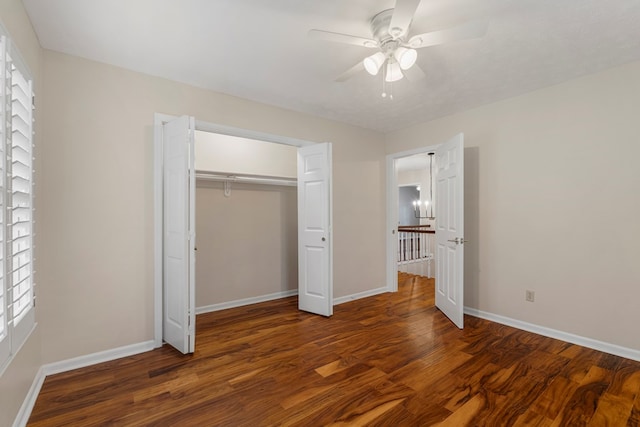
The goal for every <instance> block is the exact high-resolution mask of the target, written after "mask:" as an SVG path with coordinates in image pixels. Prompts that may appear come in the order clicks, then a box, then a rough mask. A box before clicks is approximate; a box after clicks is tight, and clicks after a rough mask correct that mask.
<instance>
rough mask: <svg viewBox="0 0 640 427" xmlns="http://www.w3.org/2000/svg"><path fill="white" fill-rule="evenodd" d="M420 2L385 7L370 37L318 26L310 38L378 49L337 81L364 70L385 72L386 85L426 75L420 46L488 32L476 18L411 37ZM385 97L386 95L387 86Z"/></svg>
mask: <svg viewBox="0 0 640 427" xmlns="http://www.w3.org/2000/svg"><path fill="white" fill-rule="evenodd" d="M419 4H420V0H396V4H395V8H393V9H387V10H383V11H382V12H380V13H378V14H377V15H375V16H374V17H373V18H371V21H370V23H371V34H372V37H370V38H366V37H358V36H353V35H349V34H342V33H334V32H330V31H324V30H316V29H314V30H310V31H309V37H310V38H313V39H317V40H326V41H330V42H337V43H346V44H351V45H356V46H361V47H366V48H370V49H377V50H378V52H376V53H374V54H373V55H370V56H367V57H366V58H364V60H362V61H359V62H358V63H357V64H356V65H354V66H353V67H351V68H350V69H349V70H347V71H346V72H344V73H343V74H342V75H340V76H339V77H338V78H337V79H336V81H338V82H343V81H345V80H348V79H350V78H351V77H353V76H354V75H355V74H357V73H359V72H361V71H362V70H363V69H364V70H366V71H367V72H368V73H369V74H371V75H377V74H378V73H379V72H380V71H382V73H383V84H384V82H388V83H391V82H395V81H397V80H400V79H402V78H403V77H404V76H405V74H406V75H407V76H408V74H411V77H409V76H408V77H409V78H410V79H412V80H413V79H419V78H422V77H424V71H422V69H420V67H419V66H417V65H416V64H415V63H416V59H417V57H418V52H417V51H416V49H420V48H423V47H429V46H436V45H439V44H443V43H448V42H452V41H457V40H463V39H469V38H476V37H481V36H483V35H484V33H485V32H486V29H487V23H486V22H479V21H474V22H469V23H466V24H463V25H459V26H456V27H453V28H449V29H446V30H440V31H432V32H429V33H424V34H417V35H414V36H409V29H410V27H411V21H412V20H413V15H414V14H415V11H416V9H417V8H418V5H419ZM410 69H411V71H409V70H410ZM382 96H383V97H385V96H386V92H385V91H384V89H383V93H382Z"/></svg>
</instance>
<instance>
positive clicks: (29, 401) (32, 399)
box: [13, 366, 47, 427]
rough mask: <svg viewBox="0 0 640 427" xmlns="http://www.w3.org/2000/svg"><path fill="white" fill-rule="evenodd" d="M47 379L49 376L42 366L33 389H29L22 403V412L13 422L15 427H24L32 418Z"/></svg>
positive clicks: (33, 383) (20, 411) (32, 386)
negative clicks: (32, 412)
mask: <svg viewBox="0 0 640 427" xmlns="http://www.w3.org/2000/svg"><path fill="white" fill-rule="evenodd" d="M46 378H47V375H46V374H45V373H44V367H43V366H41V367H40V369H38V373H37V374H36V377H35V378H34V379H33V382H32V383H31V387H29V391H28V392H27V396H26V397H25V398H24V400H23V401H22V406H20V410H19V411H18V414H17V415H16V418H15V419H14V421H13V427H24V426H26V425H27V422H28V421H29V417H30V416H31V411H33V407H34V406H35V404H36V400H37V399H38V394H40V389H41V388H42V384H44V380H45V379H46Z"/></svg>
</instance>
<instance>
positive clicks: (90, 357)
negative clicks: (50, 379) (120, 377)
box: [13, 340, 155, 427]
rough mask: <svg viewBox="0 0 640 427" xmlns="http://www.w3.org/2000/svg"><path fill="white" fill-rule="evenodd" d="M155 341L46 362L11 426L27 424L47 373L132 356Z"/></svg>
mask: <svg viewBox="0 0 640 427" xmlns="http://www.w3.org/2000/svg"><path fill="white" fill-rule="evenodd" d="M154 344H155V342H154V341H153V340H152V341H145V342H141V343H138V344H131V345H127V346H124V347H118V348H114V349H111V350H105V351H100V352H98V353H92V354H87V355H85V356H79V357H74V358H73V359H67V360H62V361H60V362H54V363H48V364H46V365H42V366H41V367H40V369H39V370H38V373H37V374H36V377H35V378H34V379H33V382H32V383H31V387H30V388H29V392H28V393H27V396H26V397H25V399H24V402H22V406H21V407H20V411H18V415H17V416H16V419H15V421H14V422H13V427H23V426H26V425H27V421H29V417H30V416H31V411H32V410H33V406H34V405H35V404H36V399H37V398H38V394H39V393H40V389H41V388H42V384H44V380H45V379H46V378H47V376H48V375H53V374H59V373H61V372H67V371H71V370H73V369H78V368H84V367H86V366H91V365H95V364H97V363H102V362H109V361H111V360H115V359H120V358H122V357H127V356H133V355H134V354H139V353H144V352H145V351H150V350H153V349H154V348H155V345H154Z"/></svg>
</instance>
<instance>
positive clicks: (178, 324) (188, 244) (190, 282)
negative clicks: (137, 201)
mask: <svg viewBox="0 0 640 427" xmlns="http://www.w3.org/2000/svg"><path fill="white" fill-rule="evenodd" d="M194 129H195V124H194V119H193V117H187V116H182V117H180V118H177V119H174V120H172V121H170V122H168V123H166V124H164V125H163V132H162V135H163V163H164V165H163V206H164V207H163V219H164V221H163V263H162V265H163V298H164V300H163V316H162V319H163V339H164V341H165V342H167V343H168V344H170V345H172V346H173V347H175V348H176V349H178V350H179V351H181V352H182V353H185V354H186V353H193V351H194V348H195V268H194V267H195V254H194V250H195V228H194V226H195V173H194V142H193V131H194Z"/></svg>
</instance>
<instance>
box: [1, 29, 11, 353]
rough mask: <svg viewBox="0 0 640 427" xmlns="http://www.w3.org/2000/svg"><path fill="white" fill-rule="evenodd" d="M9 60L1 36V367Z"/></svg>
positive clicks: (5, 335)
mask: <svg viewBox="0 0 640 427" xmlns="http://www.w3.org/2000/svg"><path fill="white" fill-rule="evenodd" d="M6 59H7V39H6V37H5V36H3V35H0V82H1V84H0V100H1V101H2V102H1V104H0V142H1V143H0V366H2V365H3V364H4V362H5V361H6V360H7V359H8V358H9V356H10V355H11V337H10V336H9V313H8V311H9V307H8V306H9V298H8V289H7V281H6V280H5V271H6V264H5V231H4V228H5V227H4V225H5V212H6V204H5V194H6V189H5V162H4V159H6V151H5V146H6V142H5V141H7V139H8V137H7V132H8V130H9V129H10V126H9V124H10V116H9V114H8V112H9V111H10V102H11V98H10V97H9V96H8V94H9V93H10V87H9V79H8V78H7V77H8V68H9V65H8V64H9V63H8V61H7V60H6Z"/></svg>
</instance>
